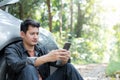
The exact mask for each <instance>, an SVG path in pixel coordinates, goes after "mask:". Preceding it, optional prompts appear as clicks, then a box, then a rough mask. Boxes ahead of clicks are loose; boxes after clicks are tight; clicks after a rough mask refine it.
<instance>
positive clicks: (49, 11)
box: [46, 0, 52, 32]
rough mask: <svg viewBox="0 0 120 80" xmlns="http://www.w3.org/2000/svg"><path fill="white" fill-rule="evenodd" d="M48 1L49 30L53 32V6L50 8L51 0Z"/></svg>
mask: <svg viewBox="0 0 120 80" xmlns="http://www.w3.org/2000/svg"><path fill="white" fill-rule="evenodd" d="M46 1H47V6H48V16H49V30H50V32H52V14H51V6H50V0H46Z"/></svg>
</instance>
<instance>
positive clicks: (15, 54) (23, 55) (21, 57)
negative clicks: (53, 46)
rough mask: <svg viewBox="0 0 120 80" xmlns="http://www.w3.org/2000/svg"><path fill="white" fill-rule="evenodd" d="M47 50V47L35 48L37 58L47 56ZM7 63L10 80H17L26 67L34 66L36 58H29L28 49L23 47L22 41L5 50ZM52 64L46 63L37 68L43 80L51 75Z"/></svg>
mask: <svg viewBox="0 0 120 80" xmlns="http://www.w3.org/2000/svg"><path fill="white" fill-rule="evenodd" d="M47 53H48V52H47V49H46V48H45V47H39V46H38V45H36V46H35V57H39V56H42V55H44V54H47ZM5 54H6V62H7V65H8V67H7V69H8V70H7V71H8V80H17V77H18V75H19V73H20V71H21V70H22V69H23V68H24V67H25V66H26V65H33V64H34V60H35V58H31V57H29V55H28V53H27V51H26V49H25V48H24V46H23V43H22V41H20V42H17V43H15V44H12V45H10V46H8V47H7V48H6V49H5ZM49 65H50V63H45V64H43V65H40V66H39V67H37V69H38V71H39V73H40V74H41V76H42V77H43V80H45V78H47V77H48V76H49V75H50V67H49Z"/></svg>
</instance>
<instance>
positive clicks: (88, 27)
mask: <svg viewBox="0 0 120 80" xmlns="http://www.w3.org/2000/svg"><path fill="white" fill-rule="evenodd" d="M0 1H1V2H2V1H3V0H0ZM4 1H8V2H10V0H4ZM14 1H19V2H17V3H14V4H9V3H8V4H7V5H5V6H2V7H1V6H0V9H2V10H4V11H7V12H8V13H10V14H12V15H13V16H15V17H17V18H19V19H21V20H25V19H26V18H32V19H34V20H37V21H39V22H40V23H41V27H43V28H45V29H47V30H49V31H50V32H51V33H52V34H53V36H54V38H55V40H56V42H57V43H58V45H59V47H60V48H62V47H63V44H64V43H65V42H67V41H69V42H71V43H72V46H71V48H70V51H71V56H72V57H71V62H72V63H73V64H77V65H79V64H80V65H81V64H91V63H92V64H93V63H94V64H98V63H106V64H107V65H108V66H107V69H106V73H107V75H110V76H112V75H113V73H114V72H116V71H118V70H120V67H119V66H120V0H14ZM8 27H9V26H8Z"/></svg>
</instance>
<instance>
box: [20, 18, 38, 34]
mask: <svg viewBox="0 0 120 80" xmlns="http://www.w3.org/2000/svg"><path fill="white" fill-rule="evenodd" d="M29 26H32V27H37V28H39V27H40V23H38V22H36V21H34V20H32V19H26V20H25V21H23V22H22V23H21V25H20V31H23V32H24V33H26V32H27V30H28V28H29Z"/></svg>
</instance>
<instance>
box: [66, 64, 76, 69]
mask: <svg viewBox="0 0 120 80" xmlns="http://www.w3.org/2000/svg"><path fill="white" fill-rule="evenodd" d="M66 66H67V69H68V70H71V69H75V67H74V66H73V65H72V64H70V63H67V64H66Z"/></svg>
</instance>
